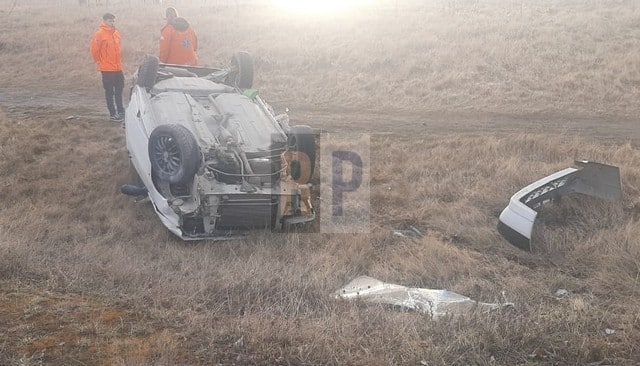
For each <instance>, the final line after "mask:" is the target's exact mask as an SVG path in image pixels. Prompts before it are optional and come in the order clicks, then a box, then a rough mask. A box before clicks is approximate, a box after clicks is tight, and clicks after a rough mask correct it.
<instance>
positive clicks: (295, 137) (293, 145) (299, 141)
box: [287, 125, 316, 184]
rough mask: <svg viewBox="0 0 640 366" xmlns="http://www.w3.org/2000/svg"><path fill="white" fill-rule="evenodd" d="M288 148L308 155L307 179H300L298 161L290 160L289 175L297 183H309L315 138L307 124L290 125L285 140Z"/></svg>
mask: <svg viewBox="0 0 640 366" xmlns="http://www.w3.org/2000/svg"><path fill="white" fill-rule="evenodd" d="M287 145H288V149H289V150H292V151H299V152H303V153H305V154H306V155H307V156H308V157H309V164H310V167H309V168H310V174H309V175H308V176H309V179H308V180H306V181H300V180H299V179H300V174H301V173H300V172H301V168H300V164H302V162H300V161H295V160H294V161H292V162H291V163H290V164H291V177H292V178H293V179H294V180H295V181H296V182H298V183H301V184H306V183H309V181H310V180H311V177H312V176H313V171H314V169H315V165H316V139H315V135H314V133H313V130H312V129H311V127H309V126H304V125H299V126H292V127H291V130H290V131H289V136H288V140H287Z"/></svg>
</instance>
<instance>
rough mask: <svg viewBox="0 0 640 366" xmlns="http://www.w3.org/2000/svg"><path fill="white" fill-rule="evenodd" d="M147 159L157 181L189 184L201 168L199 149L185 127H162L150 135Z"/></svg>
mask: <svg viewBox="0 0 640 366" xmlns="http://www.w3.org/2000/svg"><path fill="white" fill-rule="evenodd" d="M149 159H150V160H151V171H152V173H153V174H155V176H156V177H157V178H158V179H159V180H160V181H162V182H167V183H172V184H173V183H183V182H188V181H189V180H191V179H192V178H193V176H194V175H195V174H196V171H198V168H199V167H200V148H199V147H198V143H197V142H196V139H195V138H194V137H193V134H191V131H189V130H188V129H187V128H186V127H184V126H182V125H161V126H158V127H157V128H156V129H155V130H153V132H151V135H150V136H149Z"/></svg>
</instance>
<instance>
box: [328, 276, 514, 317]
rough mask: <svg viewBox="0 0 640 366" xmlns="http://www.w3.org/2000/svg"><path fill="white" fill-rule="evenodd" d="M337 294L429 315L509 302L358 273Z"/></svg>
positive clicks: (437, 315) (494, 307)
mask: <svg viewBox="0 0 640 366" xmlns="http://www.w3.org/2000/svg"><path fill="white" fill-rule="evenodd" d="M335 296H336V297H337V298H342V299H360V300H363V301H366V302H371V303H377V304H386V305H392V306H398V307H401V308H403V309H410V310H416V311H418V312H421V313H424V314H427V315H429V316H431V317H432V318H434V319H435V318H438V317H440V316H442V315H446V314H451V315H456V314H463V313H469V312H471V311H473V310H480V311H483V312H489V311H491V310H496V309H499V308H502V307H507V306H513V303H484V302H478V301H475V300H472V299H470V298H468V297H466V296H463V295H460V294H457V293H455V292H451V291H447V290H432V289H424V288H410V287H405V286H401V285H395V284H391V283H385V282H382V281H379V280H377V279H375V278H371V277H368V276H360V277H358V278H356V279H354V280H353V281H351V282H349V283H348V284H347V285H346V286H344V287H342V288H341V289H339V290H338V291H336V292H335Z"/></svg>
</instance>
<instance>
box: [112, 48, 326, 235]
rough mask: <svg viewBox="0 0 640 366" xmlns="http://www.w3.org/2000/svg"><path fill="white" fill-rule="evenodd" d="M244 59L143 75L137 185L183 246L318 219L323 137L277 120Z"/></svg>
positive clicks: (157, 68) (133, 140) (151, 63)
mask: <svg viewBox="0 0 640 366" xmlns="http://www.w3.org/2000/svg"><path fill="white" fill-rule="evenodd" d="M252 83H253V62H252V59H251V56H250V55H249V54H248V53H246V52H239V53H237V54H235V55H234V56H233V58H232V61H231V63H230V65H229V66H228V67H226V68H222V69H215V68H208V67H190V66H179V65H165V64H159V63H158V59H157V58H156V57H154V56H147V57H146V58H145V60H144V62H143V63H142V65H141V66H140V67H139V69H138V71H137V73H136V75H135V76H134V85H133V87H132V90H131V100H130V102H129V105H128V107H127V110H126V115H125V122H124V125H125V133H126V143H127V150H128V153H129V157H130V160H131V165H132V168H133V169H134V170H135V173H137V176H138V177H136V179H139V181H138V182H132V183H134V184H131V185H125V186H123V187H122V189H121V190H122V192H123V193H126V194H130V195H148V197H149V199H150V200H151V202H152V203H153V207H154V209H155V211H156V213H157V214H158V216H159V217H160V220H161V221H162V223H163V224H164V225H165V226H166V227H167V228H168V229H169V230H170V231H171V232H173V233H174V234H176V235H178V236H179V237H181V238H182V239H185V240H189V239H226V238H230V237H233V236H236V235H239V234H242V233H244V232H245V231H247V230H249V229H254V228H268V229H276V230H279V229H282V228H286V227H288V226H289V225H291V224H297V223H303V222H309V221H312V220H314V218H315V212H314V209H313V206H312V199H311V185H310V180H311V176H312V175H313V170H314V161H315V138H314V137H315V136H314V134H313V131H312V130H311V128H310V127H308V126H289V123H288V116H287V115H286V114H282V115H278V116H276V115H275V113H274V112H273V109H272V108H271V107H270V106H269V105H268V104H267V103H265V102H264V101H263V100H262V99H261V98H260V96H259V95H258V93H257V91H256V90H255V89H252Z"/></svg>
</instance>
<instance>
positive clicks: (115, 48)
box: [91, 13, 124, 122]
mask: <svg viewBox="0 0 640 366" xmlns="http://www.w3.org/2000/svg"><path fill="white" fill-rule="evenodd" d="M115 20H116V16H115V15H113V14H111V13H106V14H105V15H103V16H102V23H101V24H100V27H98V30H97V31H96V32H95V34H94V35H93V39H92V40H91V56H92V57H93V60H94V61H95V62H96V65H97V67H98V70H99V71H100V72H101V73H102V86H103V87H104V95H105V99H106V100H107V109H108V110H109V115H110V118H109V119H110V120H111V121H114V122H122V121H124V106H123V104H122V90H123V89H124V73H123V72H122V51H121V48H120V32H118V30H117V29H116V26H115Z"/></svg>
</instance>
